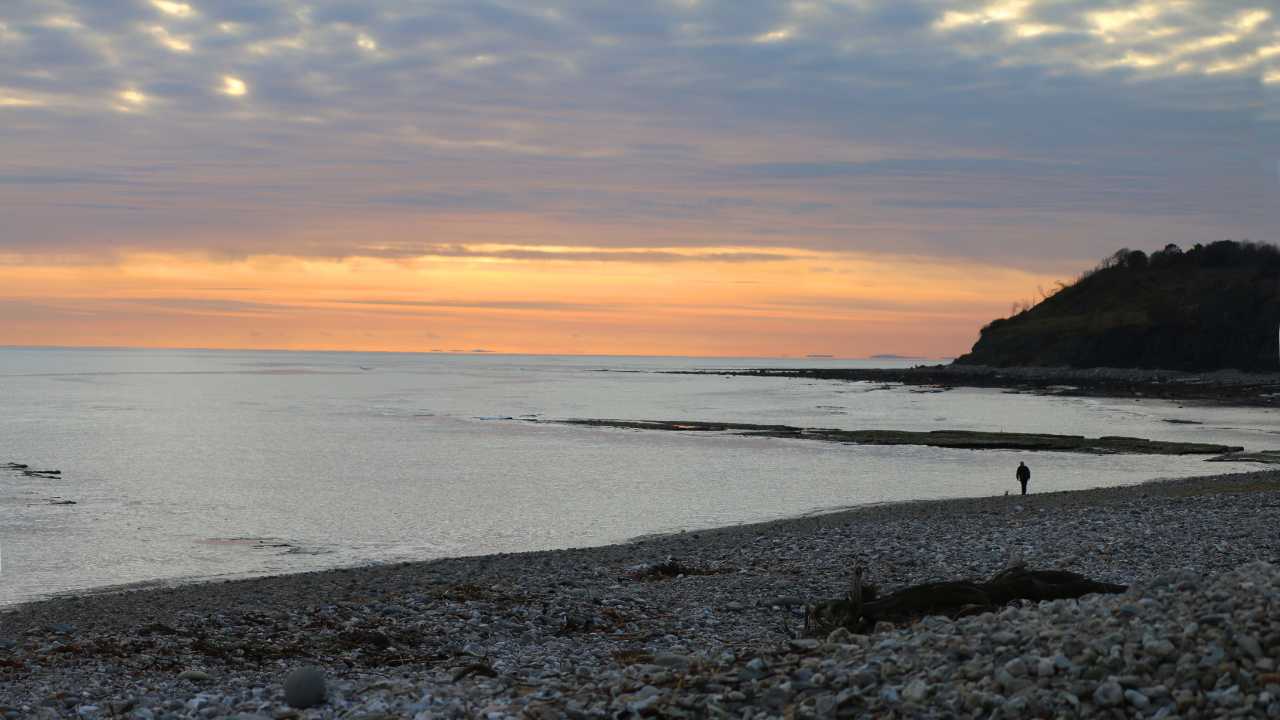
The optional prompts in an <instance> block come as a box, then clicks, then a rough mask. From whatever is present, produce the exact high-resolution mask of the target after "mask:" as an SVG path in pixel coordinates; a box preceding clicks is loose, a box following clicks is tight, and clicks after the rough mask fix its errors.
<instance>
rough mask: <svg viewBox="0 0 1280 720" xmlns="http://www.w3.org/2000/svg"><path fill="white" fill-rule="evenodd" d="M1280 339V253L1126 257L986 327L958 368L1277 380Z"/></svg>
mask: <svg viewBox="0 0 1280 720" xmlns="http://www.w3.org/2000/svg"><path fill="white" fill-rule="evenodd" d="M1278 330H1280V250H1278V249H1277V248H1276V247H1275V246H1271V245H1256V244H1250V243H1235V242H1231V241H1221V242H1216V243H1213V244H1211V245H1208V246H1203V247H1202V246H1199V245H1197V246H1196V247H1195V248H1193V249H1191V250H1188V251H1186V252H1182V251H1180V250H1178V249H1177V248H1176V247H1174V246H1170V247H1168V248H1166V249H1165V250H1163V251H1160V252H1157V253H1153V254H1152V255H1151V256H1150V257H1148V256H1147V255H1146V254H1145V253H1142V252H1141V251H1133V252H1130V251H1121V252H1118V253H1116V254H1115V255H1114V256H1112V258H1110V259H1109V260H1108V261H1107V262H1106V263H1104V264H1103V265H1102V266H1101V267H1100V268H1099V269H1098V270H1096V271H1094V272H1092V273H1090V274H1088V275H1086V276H1085V277H1083V278H1081V279H1080V280H1079V281H1077V282H1076V283H1075V284H1074V285H1070V286H1068V287H1065V288H1063V289H1062V290H1061V291H1059V292H1058V293H1056V294H1054V295H1053V296H1051V297H1049V298H1048V299H1046V300H1045V301H1044V302H1041V303H1040V304H1039V305H1036V306H1035V307H1033V308H1031V309H1030V310H1026V311H1024V312H1021V313H1019V314H1017V315H1015V316H1013V317H1011V318H1006V319H1002V320H996V321H995V322H992V323H991V324H989V325H987V326H986V327H985V328H983V329H982V335H981V337H980V338H979V339H978V342H977V343H976V344H975V345H974V346H973V350H971V351H970V352H969V353H968V354H966V355H963V356H961V357H960V358H957V359H956V363H959V364H964V365H993V366H998V367H1009V366H1017V365H1023V366H1072V367H1139V368H1165V369H1171V370H1198V371H1203V370H1218V369H1223V368H1234V369H1238V370H1249V371H1277V370H1280V342H1278V340H1277V331H1278Z"/></svg>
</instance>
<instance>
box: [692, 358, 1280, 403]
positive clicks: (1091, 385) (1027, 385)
mask: <svg viewBox="0 0 1280 720" xmlns="http://www.w3.org/2000/svg"><path fill="white" fill-rule="evenodd" d="M678 374H693V375H740V376H747V377H800V378H813V379H817V380H843V381H847V382H870V383H881V384H884V383H899V384H903V385H912V386H920V387H927V388H931V389H935V390H946V389H950V388H954V387H984V388H1003V389H1006V390H1012V391H1018V392H1034V393H1038V394H1044V395H1064V396H1073V397H1123V398H1153V399H1163V400H1179V401H1196V402H1208V403H1215V404H1228V405H1243V406H1260V407H1277V406H1280V373H1245V372H1239V371H1236V370H1221V371H1217V372H1211V373H1191V372H1178V371H1176V370H1146V369H1141V368H1069V367H988V366H985V365H955V364H951V365H922V366H917V367H910V368H761V369H752V370H697V371H692V370H689V371H679V373H678Z"/></svg>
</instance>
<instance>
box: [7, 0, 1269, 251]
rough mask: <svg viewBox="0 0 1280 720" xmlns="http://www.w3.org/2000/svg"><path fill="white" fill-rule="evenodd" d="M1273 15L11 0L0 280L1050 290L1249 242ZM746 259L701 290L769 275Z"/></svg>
mask: <svg viewBox="0 0 1280 720" xmlns="http://www.w3.org/2000/svg"><path fill="white" fill-rule="evenodd" d="M1278 14H1280V13H1277V12H1276V11H1275V10H1274V9H1272V8H1269V7H1268V6H1266V4H1264V3H1252V4H1251V3H1248V2H1244V1H1242V2H1238V3H1237V2H1231V3H1218V2H1209V1H1208V0H1178V1H1176V2H1147V1H1146V0H1141V1H1137V2H1125V3H1112V2H1103V1H1102V0H1098V1H1096V2H1091V1H1080V2H1074V1H1073V2H1046V1H1044V0H958V1H957V2H953V3H948V4H946V5H945V7H944V6H939V5H937V4H936V3H932V2H923V1H922V0H900V1H893V2H891V1H890V0H883V1H877V0H866V1H860V2H835V1H834V0H831V1H824V0H813V1H811V2H792V3H775V2H763V1H756V0H701V1H700V2H696V3H682V2H658V1H655V2H635V3H625V4H622V5H618V4H612V5H609V6H607V7H606V6H601V5H599V4H597V3H592V2H587V1H586V0H555V1H553V2H550V3H544V4H539V5H537V6H528V5H524V4H519V3H509V2H500V1H498V0H444V1H442V2H438V3H431V4H429V5H427V4H422V3H410V2H401V1H398V0H370V1H369V2H351V1H349V0H281V1H280V2H274V3H263V2H258V1H257V0H221V1H219V2H193V1H187V0H92V1H91V0H58V2H54V3H50V2H45V1H43V0H10V1H9V2H6V3H4V4H3V5H0V124H2V125H3V127H4V128H5V134H4V135H3V136H2V137H0V153H3V156H4V157H5V158H6V167H5V169H4V170H3V171H0V208H2V209H3V212H4V213H5V216H6V223H5V226H4V227H3V228H0V252H3V253H38V252H56V253H93V252H97V253H109V252H114V251H118V250H122V249H129V248H142V249H157V250H204V251H207V252H209V253H227V254H233V255H236V254H246V253H248V254H252V253H266V252H283V253H292V254H297V255H308V254H316V253H320V254H326V255H335V254H336V255H349V254H355V253H360V252H382V253H384V254H386V255H387V256H393V257H399V256H402V255H403V254H404V253H411V252H418V251H423V250H424V248H425V251H426V252H427V254H431V253H437V254H439V253H442V252H454V251H453V250H451V248H455V247H464V248H474V247H478V246H480V245H483V244H488V245H493V244H495V243H510V244H518V245H519V246H520V248H521V249H512V248H508V249H506V250H502V251H501V252H502V253H506V254H504V255H489V256H488V257H495V258H506V259H547V260H579V261H581V260H592V261H599V262H608V261H617V260H619V259H622V258H625V257H626V256H623V255H619V254H618V253H617V252H614V251H610V252H602V251H600V250H597V249H596V248H602V247H607V248H615V249H617V250H622V249H626V248H630V251H631V252H633V253H635V254H634V255H633V256H631V257H630V258H628V259H629V260H630V261H638V262H701V261H706V260H705V257H703V256H700V257H699V259H697V260H694V259H690V258H692V257H693V256H694V255H695V254H691V253H684V252H677V251H673V250H671V248H672V247H675V248H677V249H679V248H680V247H707V246H734V247H747V246H752V245H769V246H770V247H780V245H779V243H785V244H787V246H788V247H794V248H797V249H798V250H806V249H821V250H868V251H892V250H896V249H900V248H903V247H906V248H909V249H911V250H913V251H922V252H929V253H935V254H940V255H948V256H970V257H990V256H995V255H1001V254H1008V253H1009V251H1010V248H1016V249H1015V250H1014V252H1016V253H1017V254H1019V255H1020V256H1023V257H1022V259H1023V260H1025V259H1026V258H1036V257H1042V258H1050V259H1054V260H1055V261H1056V259H1060V258H1061V257H1063V256H1064V255H1070V256H1072V257H1078V258H1088V257H1092V256H1093V255H1096V254H1098V252H1100V251H1105V250H1106V248H1105V247H1099V246H1102V245H1105V244H1110V243H1111V242H1112V238H1113V237H1115V236H1118V235H1124V234H1127V233H1131V232H1138V233H1140V234H1141V235H1142V236H1143V237H1151V238H1158V237H1162V236H1165V235H1168V236H1169V237H1170V239H1171V240H1172V241H1177V242H1187V241H1196V240H1206V239H1212V237H1216V236H1218V235H1226V234H1228V233H1229V234H1231V235H1236V236H1239V235H1249V236H1252V237H1259V238H1260V237H1267V236H1271V235H1273V234H1275V231H1276V230H1277V227H1276V220H1275V216H1274V214H1272V213H1271V212H1270V211H1268V210H1267V206H1268V205H1269V196H1268V193H1269V192H1273V191H1274V187H1275V185H1274V182H1275V180H1274V178H1275V169H1274V166H1275V157H1276V147H1277V145H1280V142H1277V139H1276V136H1277V133H1278V131H1277V129H1276V123H1275V117H1276V115H1277V114H1276V111H1275V109H1274V108H1275V107H1276V103H1275V100H1274V96H1275V93H1276V91H1275V88H1276V87H1278V86H1280V80H1277V79H1276V78H1277V77H1280V76H1277V74H1276V73H1277V70H1276V68H1277V63H1278V62H1280V50H1277V48H1280V19H1278V18H1277V15H1278ZM1268 118H1270V120H1268ZM1260 157H1264V158H1270V159H1271V160H1270V161H1269V162H1259V161H1258V158H1260ZM1269 188H1270V190H1269ZM1272 199H1273V198H1272ZM122 210H127V212H122ZM338 228H343V229H345V230H346V232H347V234H346V235H345V236H344V237H338V235H339V230H338ZM1067 228H1070V229H1071V232H1073V233H1076V234H1077V236H1078V237H1079V238H1081V239H1080V240H1079V241H1078V242H1075V243H1070V242H1065V243H1064V236H1063V234H1062V233H1065V232H1067ZM385 233H391V236H384V234H385ZM436 233H443V234H442V235H437V234H436ZM371 234H372V235H374V236H375V239H376V241H372V240H371V239H370V235H371ZM1205 234H1209V235H1210V237H1198V236H1202V235H1205ZM420 237H430V238H431V239H430V240H429V241H428V242H426V243H420V242H419V241H418V240H416V238H420ZM538 246H546V247H544V248H543V249H538ZM564 247H578V248H581V249H580V250H576V251H573V252H567V251H565V250H562V249H558V248H564ZM378 248H381V250H380V251H379V249H378ZM468 252H472V251H471V250H469V251H468ZM495 252H496V251H495ZM593 253H594V255H593ZM766 254H767V253H766ZM754 255H755V254H753V253H746V254H744V255H742V256H741V257H737V256H726V257H722V258H720V259H718V260H716V261H719V262H749V261H757V260H765V259H775V258H776V257H777V256H775V255H770V257H769V258H758V257H755V256H754Z"/></svg>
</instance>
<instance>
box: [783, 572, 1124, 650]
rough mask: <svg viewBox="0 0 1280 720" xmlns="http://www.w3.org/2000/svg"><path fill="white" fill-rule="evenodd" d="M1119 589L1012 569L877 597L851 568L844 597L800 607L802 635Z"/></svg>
mask: <svg viewBox="0 0 1280 720" xmlns="http://www.w3.org/2000/svg"><path fill="white" fill-rule="evenodd" d="M1125 590H1128V587H1126V586H1124V585H1115V584H1112V583H1104V582H1098V581H1096V580H1091V579H1089V578H1087V577H1085V576H1083V575H1080V574H1079V573H1073V572H1069V571H1066V570H1028V569H1027V568H1026V567H1024V566H1022V565H1015V566H1013V567H1010V568H1007V569H1005V570H1001V571H1000V572H998V573H996V574H995V575H993V576H992V577H991V579H990V580H987V581H985V582H984V581H980V580H954V581H948V582H930V583H923V584H920V585H912V586H910V587H907V588H903V589H902V590H899V591H897V592H895V593H893V594H891V595H887V596H885V597H883V598H881V597H879V596H878V593H877V592H876V588H875V587H874V586H872V585H867V584H864V583H863V569H862V568H861V567H857V568H854V572H853V582H852V587H851V588H850V590H849V592H848V593H846V594H845V596H844V597H842V598H838V599H835V600H827V601H823V602H819V603H816V604H814V605H810V606H809V607H808V608H806V612H805V631H806V634H808V635H811V636H817V635H826V634H827V633H829V632H831V631H832V630H835V629H836V628H841V627H842V628H845V629H847V630H849V631H850V632H854V633H867V632H869V631H871V630H872V629H873V628H875V626H876V623H878V622H890V623H903V622H911V621H914V620H918V619H920V618H923V617H925V616H928V615H945V616H947V617H951V618H955V617H962V616H965V615H976V614H980V613H984V612H991V611H993V610H998V609H1000V608H1001V607H1004V606H1005V605H1008V604H1009V603H1011V602H1013V601H1015V600H1032V601H1040V600H1062V599H1068V598H1079V597H1083V596H1085V595H1089V594H1092V593H1122V592H1124V591H1125Z"/></svg>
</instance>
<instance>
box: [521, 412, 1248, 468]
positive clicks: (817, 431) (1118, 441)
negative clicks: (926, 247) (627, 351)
mask: <svg viewBox="0 0 1280 720" xmlns="http://www.w3.org/2000/svg"><path fill="white" fill-rule="evenodd" d="M531 422H554V423H558V424H562V425H586V426H589V427H610V428H623V429H631V430H666V431H671V432H721V433H729V434H733V435H748V436H754V437H775V438H788V439H793V440H822V441H826V442H840V443H851V444H854V445H927V446H929V447H941V448H956V449H961V450H1026V451H1052V452H1078V453H1093V454H1112V453H1124V454H1133V455H1217V456H1218V457H1217V458H1215V459H1217V460H1223V461H1229V460H1232V459H1234V458H1235V456H1233V455H1232V453H1238V452H1240V451H1242V450H1244V448H1242V447H1239V446H1234V445H1216V444H1212V443H1189V442H1167V441H1164V440H1147V439H1145V438H1135V437H1124V436H1122V435H1104V436H1103V437H1096V438H1090V437H1085V436H1083V435H1053V434H1048V433H1008V432H979V431H974V430H930V431H928V432H911V431H907V430H840V429H836V428H801V427H793V426H791V425H755V424H751V423H725V422H702V421H698V420H605V419H585V420H584V419H574V420H536V421H531ZM1240 460H1241V461H1250V462H1256V460H1254V458H1253V456H1248V457H1241V458H1240Z"/></svg>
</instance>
